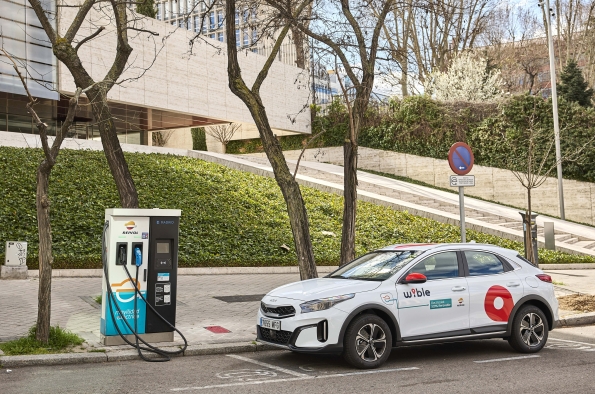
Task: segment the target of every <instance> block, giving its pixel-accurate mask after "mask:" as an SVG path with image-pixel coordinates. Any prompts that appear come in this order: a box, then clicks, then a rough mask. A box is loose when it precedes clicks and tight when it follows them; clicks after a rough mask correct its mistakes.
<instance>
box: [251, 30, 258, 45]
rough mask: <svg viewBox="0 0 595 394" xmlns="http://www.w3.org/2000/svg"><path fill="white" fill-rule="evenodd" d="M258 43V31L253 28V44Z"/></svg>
mask: <svg viewBox="0 0 595 394" xmlns="http://www.w3.org/2000/svg"><path fill="white" fill-rule="evenodd" d="M256 41H258V32H257V31H256V28H255V27H253V28H252V44H255V43H256Z"/></svg>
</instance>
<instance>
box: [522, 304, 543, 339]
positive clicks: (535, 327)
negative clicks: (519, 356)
mask: <svg viewBox="0 0 595 394" xmlns="http://www.w3.org/2000/svg"><path fill="white" fill-rule="evenodd" d="M520 330H521V339H522V340H523V342H525V344H526V345H527V346H529V347H535V346H539V344H540V343H541V341H542V340H543V336H544V333H545V326H544V324H543V320H541V317H540V316H539V315H538V314H537V313H533V312H531V313H527V314H526V315H525V316H524V317H523V319H522V320H521V327H520Z"/></svg>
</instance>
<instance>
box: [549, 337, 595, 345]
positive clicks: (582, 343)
mask: <svg viewBox="0 0 595 394" xmlns="http://www.w3.org/2000/svg"><path fill="white" fill-rule="evenodd" d="M548 340H549V341H560V342H569V343H578V344H579V345H587V346H595V343H587V342H577V341H570V340H568V339H558V338H548Z"/></svg>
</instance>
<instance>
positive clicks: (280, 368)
mask: <svg viewBox="0 0 595 394" xmlns="http://www.w3.org/2000/svg"><path fill="white" fill-rule="evenodd" d="M227 357H232V358H236V359H238V360H242V361H246V362H248V363H252V364H256V365H260V366H261V367H266V368H269V369H274V370H275V371H279V372H283V373H286V374H288V375H293V376H297V377H300V378H303V377H306V376H309V375H306V374H305V373H301V372H295V371H292V370H290V369H286V368H282V367H278V366H276V365H273V364H267V363H263V362H262V361H258V360H253V359H251V358H248V357H242V356H238V355H237V354H227Z"/></svg>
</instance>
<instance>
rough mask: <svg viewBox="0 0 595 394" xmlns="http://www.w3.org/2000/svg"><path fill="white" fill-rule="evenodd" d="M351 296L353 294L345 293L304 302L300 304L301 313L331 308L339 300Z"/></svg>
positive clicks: (350, 297) (344, 299) (348, 298)
mask: <svg viewBox="0 0 595 394" xmlns="http://www.w3.org/2000/svg"><path fill="white" fill-rule="evenodd" d="M353 297H355V294H345V295H340V296H336V297H328V298H321V299H319V300H312V301H308V302H304V303H303V304H300V308H302V313H308V312H318V311H323V310H325V309H329V308H332V307H333V306H334V305H336V304H338V303H339V302H343V301H346V300H350V299H352V298H353Z"/></svg>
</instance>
